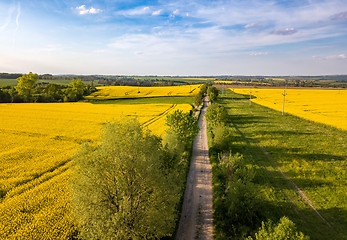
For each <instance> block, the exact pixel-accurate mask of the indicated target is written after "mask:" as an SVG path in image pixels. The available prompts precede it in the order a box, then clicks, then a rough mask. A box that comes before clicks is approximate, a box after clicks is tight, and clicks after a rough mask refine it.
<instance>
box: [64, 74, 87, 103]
mask: <svg viewBox="0 0 347 240" xmlns="http://www.w3.org/2000/svg"><path fill="white" fill-rule="evenodd" d="M85 89H86V88H85V86H84V83H83V82H82V80H81V79H75V80H72V81H71V82H70V83H69V85H68V87H67V88H66V89H64V94H65V97H64V98H63V99H64V102H67V101H72V102H74V101H78V100H81V99H83V95H84V91H85Z"/></svg>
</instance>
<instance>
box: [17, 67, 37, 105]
mask: <svg viewBox="0 0 347 240" xmlns="http://www.w3.org/2000/svg"><path fill="white" fill-rule="evenodd" d="M17 82H18V83H17V86H16V90H17V92H18V94H19V95H20V96H22V97H23V99H24V101H25V102H31V101H32V94H33V93H35V90H36V85H37V82H38V75H37V74H36V73H32V72H29V73H28V74H23V75H22V76H21V77H19V78H17Z"/></svg>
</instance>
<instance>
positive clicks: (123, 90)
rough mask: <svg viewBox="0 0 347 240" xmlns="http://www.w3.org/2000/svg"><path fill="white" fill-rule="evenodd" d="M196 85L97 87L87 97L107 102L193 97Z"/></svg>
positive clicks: (197, 90) (196, 88)
mask: <svg viewBox="0 0 347 240" xmlns="http://www.w3.org/2000/svg"><path fill="white" fill-rule="evenodd" d="M199 86H200V84H198V85H182V86H175V87H171V86H170V87H133V86H108V87H98V88H97V90H98V91H96V92H94V93H92V94H91V95H89V96H87V97H86V99H88V100H109V99H120V98H144V97H151V98H152V97H182V96H195V95H196V94H197V93H198V92H199Z"/></svg>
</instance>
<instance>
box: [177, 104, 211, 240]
mask: <svg viewBox="0 0 347 240" xmlns="http://www.w3.org/2000/svg"><path fill="white" fill-rule="evenodd" d="M207 106H208V102H207V100H206V99H205V100H204V106H203V108H202V110H201V114H200V117H199V127H200V131H199V133H198V135H197V136H196V137H195V140H194V144H193V154H192V159H191V164H190V169H189V174H188V179H187V186H186V190H185V193H184V201H183V207H182V213H181V219H180V222H179V227H178V232H177V237H176V239H177V240H190V239H213V210H212V199H213V198H212V197H213V191H212V170H211V169H212V168H211V164H210V159H209V156H208V144H207V133H206V120H205V117H204V116H205V113H206V109H207Z"/></svg>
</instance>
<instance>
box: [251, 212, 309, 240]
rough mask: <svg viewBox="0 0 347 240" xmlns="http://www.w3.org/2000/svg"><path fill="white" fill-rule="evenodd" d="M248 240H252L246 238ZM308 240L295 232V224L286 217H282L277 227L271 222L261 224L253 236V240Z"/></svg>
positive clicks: (300, 233)
mask: <svg viewBox="0 0 347 240" xmlns="http://www.w3.org/2000/svg"><path fill="white" fill-rule="evenodd" d="M247 239H248V240H253V238H252V237H248V238H247ZM272 239H276V240H309V239H310V237H308V236H305V235H304V234H303V233H302V232H299V231H297V229H296V226H295V223H293V222H292V221H291V220H290V219H289V218H287V217H286V216H284V217H282V218H281V219H280V221H279V223H278V224H277V225H275V224H273V222H272V221H271V220H269V221H268V222H267V223H264V222H262V223H261V228H260V229H259V231H258V232H257V233H256V234H255V238H254V240H272Z"/></svg>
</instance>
